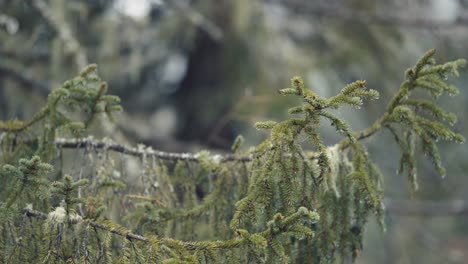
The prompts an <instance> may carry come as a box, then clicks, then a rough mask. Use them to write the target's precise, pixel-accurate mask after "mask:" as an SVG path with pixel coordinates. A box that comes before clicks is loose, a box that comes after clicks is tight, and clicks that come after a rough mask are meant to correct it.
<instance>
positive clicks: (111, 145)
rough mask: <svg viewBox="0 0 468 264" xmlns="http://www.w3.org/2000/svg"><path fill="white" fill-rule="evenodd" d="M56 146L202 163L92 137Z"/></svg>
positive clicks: (191, 157)
mask: <svg viewBox="0 0 468 264" xmlns="http://www.w3.org/2000/svg"><path fill="white" fill-rule="evenodd" d="M55 146H57V147H58V148H71V149H73V148H75V149H76V148H89V149H103V150H110V151H114V152H119V153H123V154H126V155H130V156H135V157H140V158H143V157H147V158H148V157H155V158H158V159H162V160H175V161H176V160H188V161H195V162H198V161H200V155H199V154H194V153H174V152H164V151H158V150H153V149H152V148H151V147H146V146H142V145H140V147H138V148H135V147H127V146H124V145H121V144H118V143H115V142H112V141H111V140H102V141H99V140H95V139H94V138H92V137H87V138H83V139H65V138H58V139H56V140H55ZM211 158H212V159H213V160H215V161H217V162H230V161H240V162H248V161H251V160H252V156H237V155H234V154H224V155H221V154H216V155H213V156H212V157H211Z"/></svg>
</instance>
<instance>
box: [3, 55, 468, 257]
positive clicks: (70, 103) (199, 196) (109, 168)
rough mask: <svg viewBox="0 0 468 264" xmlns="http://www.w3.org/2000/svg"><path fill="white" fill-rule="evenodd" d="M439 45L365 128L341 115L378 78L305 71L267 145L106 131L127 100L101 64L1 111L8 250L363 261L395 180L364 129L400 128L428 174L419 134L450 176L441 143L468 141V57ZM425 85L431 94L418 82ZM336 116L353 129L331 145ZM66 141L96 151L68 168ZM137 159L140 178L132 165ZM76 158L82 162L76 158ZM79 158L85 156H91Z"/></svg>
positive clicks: (406, 164) (405, 147) (404, 159)
mask: <svg viewBox="0 0 468 264" xmlns="http://www.w3.org/2000/svg"><path fill="white" fill-rule="evenodd" d="M434 54H435V51H434V50H430V51H428V52H427V53H426V54H425V55H424V56H423V57H422V58H421V59H420V60H419V61H418V62H417V63H416V65H415V66H414V67H412V68H410V69H408V70H407V71H406V72H405V77H406V80H405V81H404V82H403V83H402V85H401V87H400V89H399V90H398V91H397V92H396V94H395V96H394V97H393V99H392V100H391V101H390V102H389V104H388V106H387V108H386V111H385V113H384V114H383V115H382V116H381V117H380V118H379V119H377V120H376V121H375V122H374V124H373V125H372V126H371V127H369V128H367V129H364V130H363V131H359V132H354V131H353V130H352V129H351V126H350V125H349V124H347V123H346V122H345V121H344V120H343V119H341V118H340V117H339V116H337V115H336V113H335V112H334V109H338V108H340V107H342V106H343V105H351V106H355V107H356V108H360V107H361V106H362V104H363V100H366V99H378V97H379V94H378V92H377V91H375V90H372V89H368V88H367V87H366V83H365V81H355V82H353V83H351V84H349V85H347V86H345V87H344V88H343V89H342V90H341V92H340V93H338V94H337V95H335V96H333V97H330V98H323V97H320V96H318V95H317V94H315V93H314V92H313V90H311V89H308V88H306V87H305V85H304V82H303V81H302V79H301V78H300V77H294V78H293V79H292V82H291V87H290V88H285V89H281V90H279V94H281V95H287V96H296V97H297V98H298V99H299V101H300V104H299V105H297V106H294V107H292V108H290V109H289V110H288V113H289V114H290V115H291V117H290V118H288V119H286V120H284V121H280V122H275V121H264V122H258V123H256V125H255V126H256V127H257V128H258V129H269V130H271V134H270V137H269V138H268V139H266V140H265V141H264V142H262V143H261V144H259V145H258V146H255V147H252V148H250V149H249V150H247V151H243V149H244V148H243V147H242V143H243V139H242V137H238V138H237V139H236V140H235V142H234V143H233V146H232V150H233V153H231V154H225V155H221V154H211V153H210V152H208V151H202V152H199V153H196V154H190V153H168V152H162V151H157V150H153V149H152V148H150V147H146V146H143V145H139V146H138V147H136V148H131V147H125V146H123V145H121V144H119V143H115V142H113V141H111V140H109V139H104V140H102V141H99V140H96V139H94V138H93V137H91V136H88V137H86V135H87V134H88V133H89V132H88V131H89V128H90V125H91V124H92V123H93V122H95V121H96V120H97V119H98V118H101V114H105V116H106V117H107V118H110V119H112V117H113V113H114V112H117V111H121V106H120V100H119V98H118V97H116V96H113V95H109V94H108V93H107V92H108V89H107V84H106V83H105V82H103V81H102V80H101V79H100V78H99V76H98V75H97V66H96V65H89V66H87V67H86V68H85V69H84V70H83V71H82V72H81V73H80V74H79V75H78V76H77V77H75V78H73V79H71V80H69V81H66V82H65V83H64V84H63V85H62V86H61V87H59V88H57V89H54V90H53V91H52V92H51V94H50V95H49V97H48V100H47V104H46V105H45V106H44V107H43V108H42V109H41V110H39V111H38V112H37V113H36V114H35V115H34V116H33V117H32V118H31V119H30V120H27V121H22V120H16V119H15V120H8V121H1V122H0V130H1V132H2V134H1V142H0V143H1V150H2V152H1V154H0V158H1V163H2V166H1V169H0V177H1V179H2V182H3V183H4V184H2V185H0V260H1V262H5V263H37V262H44V263H114V262H117V263H120V262H122V263H264V262H265V263H333V262H335V261H336V260H342V261H345V260H347V259H348V258H352V259H355V258H356V257H357V256H358V255H359V252H360V251H361V250H363V233H364V229H365V227H366V224H367V221H368V219H369V217H370V216H371V215H374V216H375V217H376V218H377V219H378V220H379V222H380V224H381V226H382V229H384V227H385V224H384V223H383V213H384V207H383V183H382V175H381V173H380V170H379V168H378V166H377V165H376V164H375V163H374V162H373V161H372V159H371V158H372V157H371V156H369V154H368V153H367V151H366V146H365V145H364V143H363V140H364V139H366V138H368V137H371V136H373V135H374V134H375V133H377V132H379V131H381V130H383V129H385V128H386V129H388V130H389V131H390V132H391V133H392V134H393V135H394V139H395V142H396V144H397V145H398V146H399V148H400V150H401V160H400V166H399V167H400V169H399V173H400V174H403V175H404V176H405V177H407V178H408V181H409V183H410V190H411V191H415V190H417V188H418V185H417V166H416V146H417V145H420V146H421V148H422V150H423V152H424V154H426V155H427V156H428V157H429V159H430V160H431V161H432V163H433V164H434V167H435V169H436V171H437V172H438V173H439V174H440V175H441V176H442V177H443V176H445V169H444V167H443V165H442V162H441V155H440V153H439V151H438V149H437V145H436V142H437V141H439V140H445V141H455V142H460V143H461V142H463V141H464V138H463V136H462V135H460V134H458V133H456V132H454V131H452V129H451V127H450V126H451V125H453V124H454V123H455V122H456V121H457V120H456V116H455V115H454V114H452V113H449V112H447V111H445V110H444V109H442V108H441V107H440V106H439V105H438V104H437V102H436V101H435V100H436V99H437V97H438V96H439V95H441V94H444V93H446V94H449V95H456V94H457V93H458V89H457V88H456V87H454V86H453V85H450V84H448V83H447V79H448V77H449V76H450V75H454V76H458V68H459V67H462V66H464V65H465V61H464V60H456V61H452V62H448V63H444V64H437V63H436V61H435V59H434ZM417 90H421V91H423V92H426V93H428V94H429V95H430V96H431V99H420V98H418V97H416V96H415V95H413V94H414V92H415V91H417ZM322 121H326V122H331V123H332V125H333V126H334V127H335V128H336V130H337V132H338V133H340V134H342V135H343V137H344V138H343V139H342V140H341V141H340V142H339V143H337V144H336V145H333V146H326V145H325V144H324V142H323V141H322V139H321V136H320V133H319V127H320V125H321V122H322ZM65 149H73V150H74V151H79V150H78V149H84V152H83V160H82V162H83V165H81V167H80V168H79V173H76V175H75V173H68V172H67V171H66V170H67V168H66V166H64V163H66V160H67V158H69V156H67V155H66V153H64V152H65ZM135 158H138V159H139V161H140V167H141V172H140V175H139V179H135V178H132V177H130V176H129V175H128V173H127V170H126V169H125V166H126V164H127V162H128V160H131V159H135ZM73 163H75V165H76V166H80V165H77V164H76V163H77V162H76V161H75V160H74V161H73ZM78 163H79V162H78Z"/></svg>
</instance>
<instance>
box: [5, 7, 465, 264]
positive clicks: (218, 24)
mask: <svg viewBox="0 0 468 264" xmlns="http://www.w3.org/2000/svg"><path fill="white" fill-rule="evenodd" d="M430 48H436V49H437V51H438V53H437V56H436V57H437V58H438V60H439V61H441V62H444V61H447V60H452V59H456V58H467V57H468V1H467V0H386V1H383V0H380V1H372V0H322V1H320V0H315V1H308V0H48V1H46V0H25V1H17V0H0V119H2V120H6V119H11V118H19V119H23V118H25V119H27V118H28V117H30V116H31V115H32V114H33V113H34V112H35V111H37V110H38V109H39V108H40V106H42V105H43V104H44V102H45V100H46V98H47V94H48V93H49V91H50V90H51V89H53V88H54V87H58V86H59V85H60V84H61V83H62V82H63V81H65V80H66V79H68V78H71V77H73V76H75V75H76V74H77V72H78V71H79V70H80V68H81V67H82V66H84V65H86V64H87V63H97V64H98V65H99V69H100V75H101V76H102V77H103V79H104V80H106V81H107V82H108V83H109V86H110V93H111V94H116V95H118V96H120V97H121V99H122V104H123V106H124V108H125V112H124V113H122V114H120V115H119V116H118V117H117V120H116V122H115V123H114V124H107V123H103V124H97V125H95V126H94V128H93V131H92V133H93V134H94V135H95V136H96V137H104V136H106V137H111V138H113V139H114V140H116V141H119V142H121V143H122V144H128V145H136V144H137V143H144V144H147V145H151V146H152V147H153V148H155V149H159V150H165V151H177V152H181V151H198V150H200V149H206V148H208V149H211V150H212V151H215V152H216V151H219V152H222V151H226V150H227V149H229V147H230V145H231V143H232V141H233V139H234V138H235V137H236V136H237V135H238V134H242V135H244V137H245V138H246V145H247V146H249V145H255V144H257V143H259V142H261V140H262V139H264V138H265V137H266V136H267V134H264V133H263V132H259V131H257V130H255V129H254V128H253V126H252V125H253V123H254V122H256V121H261V120H269V119H272V120H277V121H279V120H281V119H283V118H285V116H286V109H287V108H288V106H290V105H292V103H293V101H291V100H290V99H287V98H284V97H280V96H278V94H277V90H278V89H281V88H285V87H287V86H289V80H290V78H291V77H292V76H294V75H301V76H302V77H303V78H304V80H305V82H306V83H307V86H308V87H310V88H311V89H313V90H314V91H315V92H317V93H318V94H320V95H322V96H331V95H334V94H336V93H337V92H338V91H339V90H341V88H342V87H343V86H344V85H345V84H346V83H348V82H351V81H354V80H357V79H364V80H367V82H368V87H369V88H373V89H376V90H378V91H379V92H380V93H381V96H380V99H379V100H376V101H371V102H368V103H366V105H365V107H363V108H362V109H354V108H345V109H342V110H341V112H340V114H341V116H342V117H343V118H344V119H346V120H347V121H348V122H349V123H350V124H351V127H352V128H353V129H355V130H359V129H362V128H365V127H367V126H369V125H370V124H371V123H372V122H373V121H374V120H375V119H376V118H378V117H379V116H380V115H381V114H382V113H383V112H384V109H385V106H386V104H387V102H388V101H389V99H390V98H391V96H392V95H393V94H394V93H395V92H396V91H397V89H398V87H399V85H400V83H401V82H402V81H403V72H404V70H405V69H406V68H408V67H410V66H411V65H413V64H414V63H415V61H416V60H417V58H418V57H420V56H421V55H422V54H423V53H424V52H425V51H426V50H428V49H430ZM453 83H455V84H457V85H458V86H459V88H460V90H461V93H460V95H459V96H458V97H453V98H452V97H441V98H440V99H439V101H440V105H441V106H443V107H444V108H446V109H449V110H450V111H452V112H454V113H456V114H457V115H458V116H459V123H458V124H456V125H455V127H454V130H455V131H457V132H460V133H462V134H464V135H465V136H468V133H467V131H468V127H467V125H468V124H467V121H468V120H467V117H466V116H465V114H466V113H467V112H468V104H467V103H468V100H467V99H468V98H467V96H468V89H467V87H466V84H467V83H468V72H467V71H466V70H465V69H463V70H462V74H461V77H460V78H458V79H454V80H453ZM322 131H323V136H324V138H325V140H326V142H327V143H328V144H334V143H335V142H337V141H338V140H340V138H341V137H340V135H338V134H337V133H336V132H335V131H334V129H333V128H331V127H330V126H329V124H324V126H323V128H322ZM367 143H368V144H367V146H368V150H369V152H370V153H371V155H372V157H373V159H374V160H375V161H376V163H377V164H379V165H380V167H381V169H382V171H383V172H384V175H385V195H386V201H387V207H388V212H387V216H386V222H387V232H386V233H385V234H382V233H381V232H380V231H379V229H378V228H377V225H376V224H375V223H374V222H375V221H373V220H372V221H371V225H370V226H369V228H368V230H367V231H366V232H367V234H366V242H365V250H364V251H363V252H362V254H361V257H360V258H359V259H358V261H357V262H358V263H468V217H467V215H468V204H467V202H465V201H468V177H467V176H468V173H467V170H468V163H467V162H466V160H467V159H466V155H467V154H468V145H466V144H465V145H458V144H453V143H452V144H444V143H441V145H440V150H441V153H442V156H443V160H444V163H445V165H446V167H447V177H446V178H445V179H441V178H440V177H439V176H438V175H437V173H436V172H435V171H434V170H433V167H432V166H431V164H430V163H429V162H428V161H427V160H425V159H424V157H421V159H420V160H419V164H418V166H419V184H420V191H418V192H416V193H413V194H411V193H410V191H409V188H408V185H407V182H406V180H405V178H404V177H403V176H400V175H397V174H396V172H395V171H396V169H397V165H398V163H397V161H398V159H399V153H398V148H397V146H396V145H394V144H393V143H392V140H391V138H390V135H389V133H388V132H386V131H382V132H381V133H379V134H378V135H377V136H375V137H373V138H372V139H369V140H367ZM390 143H392V144H390Z"/></svg>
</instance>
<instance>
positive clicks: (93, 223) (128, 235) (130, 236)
mask: <svg viewBox="0 0 468 264" xmlns="http://www.w3.org/2000/svg"><path fill="white" fill-rule="evenodd" d="M24 213H25V214H26V215H27V216H29V217H36V218H39V219H42V220H46V219H47V214H45V213H43V212H40V211H36V210H32V209H24ZM82 221H86V222H88V223H89V225H90V226H92V227H95V228H98V229H101V230H106V231H108V232H111V233H113V234H116V235H119V236H123V237H126V238H128V239H134V240H140V241H144V242H146V241H148V240H149V239H148V238H146V237H144V236H140V235H137V234H134V233H131V232H122V231H121V230H118V229H115V228H110V227H108V226H105V225H103V224H101V223H98V222H96V221H89V220H82ZM77 223H78V222H77V221H74V222H72V224H77Z"/></svg>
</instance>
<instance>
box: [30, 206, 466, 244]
mask: <svg viewBox="0 0 468 264" xmlns="http://www.w3.org/2000/svg"><path fill="white" fill-rule="evenodd" d="M385 207H386V209H385V210H386V211H387V212H389V213H390V214H392V215H403V216H406V215H414V216H432V217H436V216H457V215H467V214H468V201H463V200H453V201H411V200H389V199H386V200H385ZM24 213H25V214H26V215H27V216H29V217H35V218H39V219H42V220H46V219H47V214H46V213H43V212H40V211H36V210H32V209H27V208H26V209H24ZM81 221H86V222H87V223H89V225H91V226H92V227H95V228H98V229H101V230H105V231H108V232H111V233H113V234H115V235H119V236H122V237H126V238H128V239H133V240H139V241H143V242H147V241H149V238H147V237H145V236H142V235H138V234H135V233H132V232H123V231H121V230H118V229H115V228H110V227H108V226H106V225H104V224H101V223H99V222H96V221H92V220H81ZM77 223H78V222H77V221H75V222H72V224H77ZM200 242H201V241H200ZM183 243H187V247H190V245H192V244H193V243H195V242H183Z"/></svg>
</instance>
